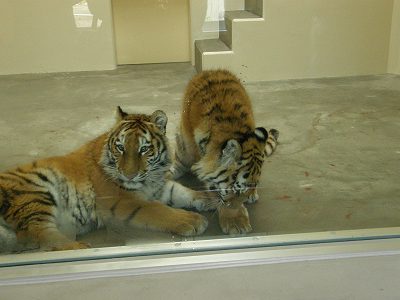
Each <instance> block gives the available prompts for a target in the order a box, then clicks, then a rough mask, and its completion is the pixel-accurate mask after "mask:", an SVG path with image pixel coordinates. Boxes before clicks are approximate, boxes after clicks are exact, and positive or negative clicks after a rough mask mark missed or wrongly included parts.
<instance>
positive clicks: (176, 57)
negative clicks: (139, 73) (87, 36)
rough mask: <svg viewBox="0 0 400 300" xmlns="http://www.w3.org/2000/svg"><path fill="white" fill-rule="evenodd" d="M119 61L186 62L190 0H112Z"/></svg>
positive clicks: (127, 62) (128, 62)
mask: <svg viewBox="0 0 400 300" xmlns="http://www.w3.org/2000/svg"><path fill="white" fill-rule="evenodd" d="M112 5H113V15H114V32H115V42H116V52H117V61H118V64H142V63H163V62H184V61H189V60H190V57H189V0H168V1H164V0H163V1H160V0H112Z"/></svg>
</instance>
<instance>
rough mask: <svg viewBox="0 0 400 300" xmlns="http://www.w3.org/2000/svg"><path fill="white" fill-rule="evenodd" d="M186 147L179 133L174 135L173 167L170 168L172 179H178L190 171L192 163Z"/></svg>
mask: <svg viewBox="0 0 400 300" xmlns="http://www.w3.org/2000/svg"><path fill="white" fill-rule="evenodd" d="M188 147H189V146H187V145H186V143H185V141H184V138H183V136H182V134H181V133H177V134H176V148H175V158H174V163H173V166H172V167H171V173H172V178H174V179H178V178H180V177H182V176H183V175H184V174H186V173H188V172H189V171H190V166H191V165H192V164H193V162H192V161H191V159H190V154H189V153H188V150H189V149H188Z"/></svg>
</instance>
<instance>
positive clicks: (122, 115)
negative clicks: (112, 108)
mask: <svg viewBox="0 0 400 300" xmlns="http://www.w3.org/2000/svg"><path fill="white" fill-rule="evenodd" d="M127 115H128V114H127V113H126V112H124V111H123V110H122V108H121V107H120V106H117V121H118V122H119V121H121V120H123V119H124V118H125V117H126V116H127Z"/></svg>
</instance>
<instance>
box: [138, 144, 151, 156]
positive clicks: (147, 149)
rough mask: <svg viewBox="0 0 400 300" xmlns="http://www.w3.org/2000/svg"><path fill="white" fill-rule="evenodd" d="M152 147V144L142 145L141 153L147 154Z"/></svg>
mask: <svg viewBox="0 0 400 300" xmlns="http://www.w3.org/2000/svg"><path fill="white" fill-rule="evenodd" d="M151 148H152V146H151V145H150V146H142V147H141V148H140V149H139V153H140V154H141V155H143V154H146V153H147V152H148V151H149V150H150V149H151Z"/></svg>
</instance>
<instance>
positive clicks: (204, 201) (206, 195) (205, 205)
mask: <svg viewBox="0 0 400 300" xmlns="http://www.w3.org/2000/svg"><path fill="white" fill-rule="evenodd" d="M219 202H220V200H219V197H218V194H217V193H214V192H196V193H195V196H194V199H193V202H192V205H193V207H194V208H195V209H196V210H197V211H209V210H215V209H216V208H217V207H218V204H219Z"/></svg>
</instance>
